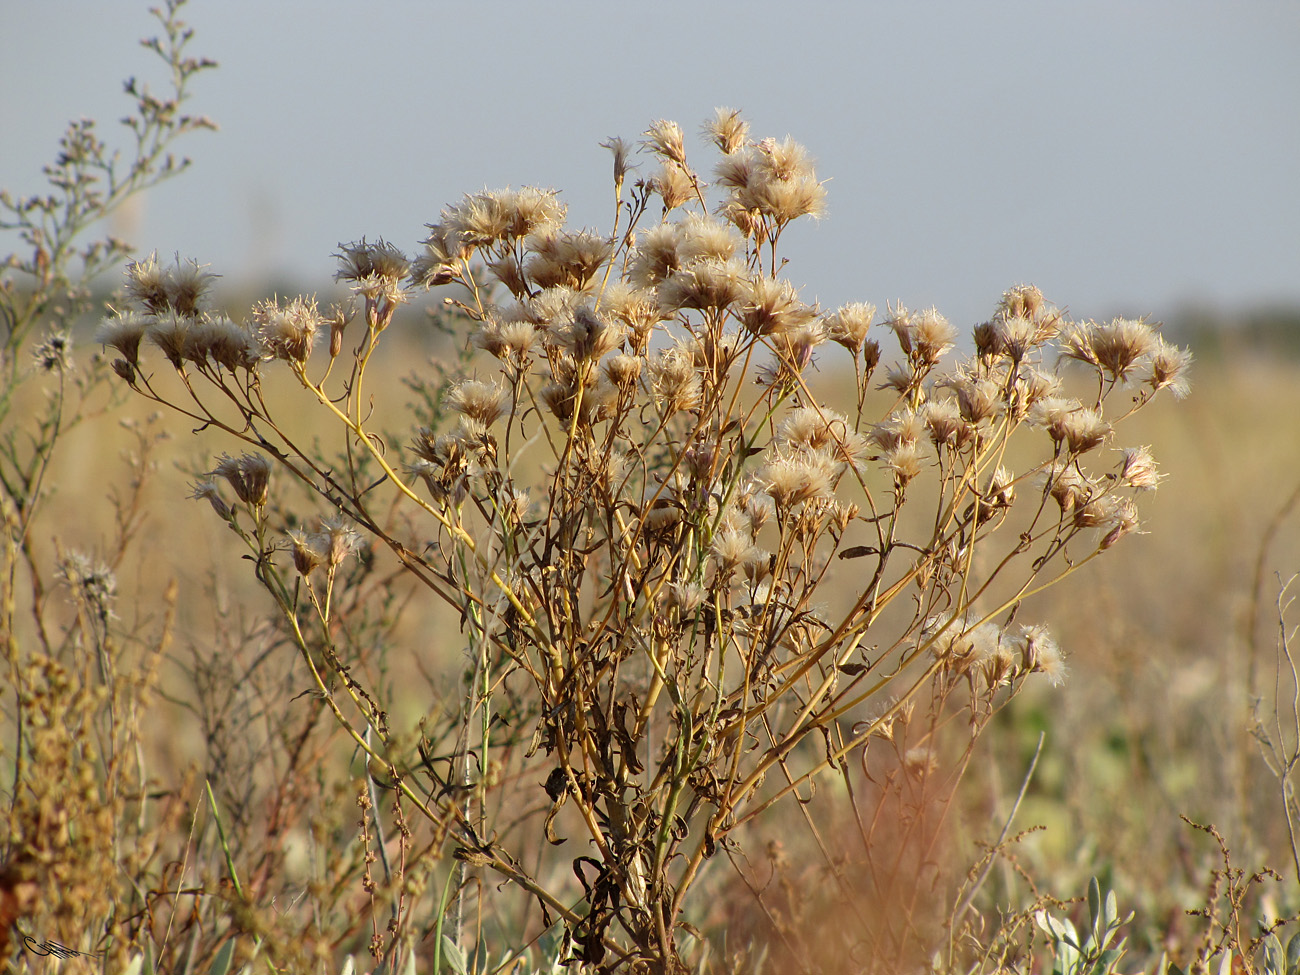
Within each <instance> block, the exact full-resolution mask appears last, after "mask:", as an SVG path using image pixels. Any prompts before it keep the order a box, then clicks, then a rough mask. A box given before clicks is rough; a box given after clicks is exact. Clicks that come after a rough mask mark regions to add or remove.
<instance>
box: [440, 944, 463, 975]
mask: <svg viewBox="0 0 1300 975" xmlns="http://www.w3.org/2000/svg"><path fill="white" fill-rule="evenodd" d="M442 956H443V957H444V958H446V959H447V968H448V969H449V970H450V971H452V972H453V973H455V975H468V973H469V967H468V966H467V965H466V964H465V952H464V951H462V950H461V947H460V945H458V944H456V942H454V941H452V940H451V939H450V938H449V937H447V936H446V935H445V934H444V935H443V936H442Z"/></svg>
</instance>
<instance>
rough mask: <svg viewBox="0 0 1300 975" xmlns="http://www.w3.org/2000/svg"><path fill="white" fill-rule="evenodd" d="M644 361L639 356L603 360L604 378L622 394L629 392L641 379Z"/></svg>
mask: <svg viewBox="0 0 1300 975" xmlns="http://www.w3.org/2000/svg"><path fill="white" fill-rule="evenodd" d="M643 363H644V360H643V359H641V357H640V356H634V355H616V356H611V357H610V358H608V359H606V360H605V364H604V370H605V378H606V379H608V380H609V382H610V384H611V385H613V386H614V387H615V388H616V389H618V390H621V391H622V392H631V391H632V390H634V389H636V384H637V382H638V380H640V378H641V366H642V365H643Z"/></svg>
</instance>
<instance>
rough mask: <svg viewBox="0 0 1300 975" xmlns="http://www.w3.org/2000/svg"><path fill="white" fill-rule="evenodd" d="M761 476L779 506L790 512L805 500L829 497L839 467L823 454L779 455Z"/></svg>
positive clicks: (765, 488)
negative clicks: (835, 468) (836, 468)
mask: <svg viewBox="0 0 1300 975" xmlns="http://www.w3.org/2000/svg"><path fill="white" fill-rule="evenodd" d="M760 478H761V480H762V483H763V489H764V490H765V491H766V492H767V495H768V497H770V498H771V499H772V500H773V501H774V502H775V503H776V506H777V508H778V509H784V510H787V511H788V510H789V509H790V508H792V507H794V506H795V505H797V504H799V503H800V502H802V501H808V500H810V499H813V498H829V497H830V496H831V488H832V486H833V485H834V482H835V470H834V465H833V464H832V463H831V461H830V460H829V459H828V458H826V457H823V456H821V455H819V454H815V453H799V454H778V455H777V456H776V457H774V458H773V459H772V460H771V461H770V462H769V463H768V464H767V466H765V467H764V468H763V471H762V473H761V474H760Z"/></svg>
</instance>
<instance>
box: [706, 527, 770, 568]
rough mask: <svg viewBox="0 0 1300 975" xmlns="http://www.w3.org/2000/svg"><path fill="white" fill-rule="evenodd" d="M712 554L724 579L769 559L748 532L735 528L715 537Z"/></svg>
mask: <svg viewBox="0 0 1300 975" xmlns="http://www.w3.org/2000/svg"><path fill="white" fill-rule="evenodd" d="M712 552H713V554H714V556H715V557H716V558H717V560H718V566H719V567H718V573H719V575H721V576H722V577H723V578H724V579H725V578H728V577H730V576H731V574H732V573H733V572H734V571H735V570H736V569H737V568H741V567H745V566H750V565H756V564H757V563H759V562H761V561H763V560H764V559H766V558H767V553H766V552H764V551H763V550H762V549H761V548H759V547H758V546H757V545H755V544H754V542H753V540H752V539H751V538H750V536H749V533H748V532H745V531H739V530H736V529H734V528H728V529H724V530H722V531H720V532H719V533H718V534H717V535H715V536H714V538H713V547H712Z"/></svg>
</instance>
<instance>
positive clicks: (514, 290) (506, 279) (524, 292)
mask: <svg viewBox="0 0 1300 975" xmlns="http://www.w3.org/2000/svg"><path fill="white" fill-rule="evenodd" d="M487 269H488V271H489V272H490V273H491V275H492V276H493V277H494V278H496V279H497V280H498V281H500V282H501V283H502V284H503V285H505V286H506V290H508V291H509V292H510V293H511V294H512V295H514V296H515V298H517V299H521V300H522V299H524V298H527V297H528V294H529V291H530V290H531V289H530V287H529V285H528V277H527V275H526V273H525V271H524V266H523V264H522V263H520V260H519V257H518V255H516V254H515V253H514V252H513V251H511V252H510V253H508V254H504V255H502V257H501V258H500V260H496V261H488V262H487Z"/></svg>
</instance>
